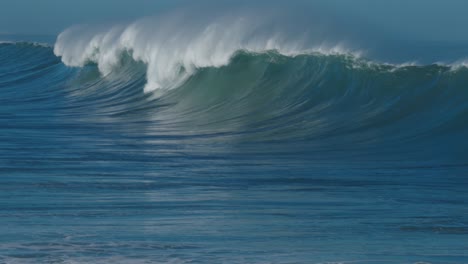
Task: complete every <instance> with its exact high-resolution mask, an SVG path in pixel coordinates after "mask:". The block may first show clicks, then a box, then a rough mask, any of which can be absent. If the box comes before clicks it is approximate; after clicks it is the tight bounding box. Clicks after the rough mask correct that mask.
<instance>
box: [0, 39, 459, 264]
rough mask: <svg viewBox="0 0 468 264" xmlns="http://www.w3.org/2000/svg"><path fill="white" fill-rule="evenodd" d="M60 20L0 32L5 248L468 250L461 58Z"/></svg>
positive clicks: (196, 254) (53, 258) (6, 259)
mask: <svg viewBox="0 0 468 264" xmlns="http://www.w3.org/2000/svg"><path fill="white" fill-rule="evenodd" d="M66 34H71V33H70V32H68V33H65V35H61V37H59V40H58V43H57V44H56V45H55V54H57V55H60V56H62V58H60V57H57V56H56V55H55V54H54V47H52V46H48V45H41V44H33V43H26V42H14V43H3V44H0V176H1V177H0V197H1V198H0V224H1V226H0V234H1V236H0V262H2V263H468V206H467V201H468V193H467V192H466V188H467V187H468V177H467V176H468V141H467V140H466V138H467V136H468V122H467V118H468V103H467V102H468V90H467V87H466V84H467V83H468V69H467V68H466V67H464V66H463V64H458V65H436V64H429V65H419V66H417V65H406V66H405V65H390V64H382V63H376V62H371V61H369V60H366V59H361V58H359V57H357V56H356V55H353V53H346V52H337V51H336V50H332V51H330V52H324V51H323V50H309V51H307V52H296V53H291V52H287V51H285V50H284V48H283V47H282V46H281V45H271V42H269V43H270V44H268V45H266V46H264V45H263V46H262V45H253V44H252V45H246V47H245V48H243V49H239V50H236V49H234V48H235V47H237V46H236V45H234V46H233V47H234V48H232V49H231V47H229V48H228V50H230V52H228V53H223V52H226V46H223V47H222V50H219V46H217V48H218V49H216V48H215V49H214V50H211V51H212V52H209V53H204V54H202V55H200V56H195V55H193V53H190V52H192V51H193V50H187V49H185V48H180V47H179V48H178V49H176V51H174V53H173V54H170V55H171V56H167V57H164V56H163V57H162V59H165V63H164V64H163V63H161V61H160V60H158V59H161V54H159V57H158V54H157V52H155V51H154V50H147V49H143V50H142V49H138V48H137V45H133V44H132V45H130V44H128V43H129V42H125V43H126V44H125V45H123V44H122V45H123V46H120V47H119V48H115V47H113V46H107V45H104V44H105V43H106V41H108V39H107V40H105V39H106V38H105V37H104V38H101V37H99V39H100V40H102V41H103V42H99V41H98V42H99V43H98V44H96V43H97V42H96V38H94V39H92V40H89V41H85V42H80V43H75V44H76V46H74V47H73V48H72V47H70V50H69V49H68V48H67V46H66V45H65V44H70V42H68V41H67V38H68V36H67V35H66ZM112 34H113V35H112V38H111V39H112V40H113V41H112V42H111V43H116V41H115V38H120V39H121V40H122V39H124V40H125V39H126V38H125V37H122V36H126V35H125V34H128V32H127V33H125V32H124V33H118V34H117V35H115V34H116V33H115V32H113V33H112ZM119 34H120V35H119ZM122 34H123V35H122ZM216 34H217V33H216ZM216 34H214V35H215V36H217V35H216ZM103 39H104V40H103ZM83 43H84V44H83ZM90 43H94V44H90ZM103 43H104V44H103ZM122 43H124V42H122ZM202 43H205V42H202ZM239 43H244V42H242V41H240V42H239ZM88 44H90V45H88ZM166 44H167V43H166ZM257 44H258V43H257ZM168 45H169V46H171V43H169V44H168ZM90 47H91V49H90ZM122 47H125V48H122ZM138 47H140V46H138ZM152 47H154V46H152ZM127 48H128V49H127ZM140 48H141V47H140ZM165 48H167V47H165ZM175 48H176V47H175ZM203 48H206V46H203ZM269 48H271V49H269ZM159 50H163V51H164V50H165V49H163V48H161V49H159ZM195 50H196V49H195ZM150 51H151V52H153V53H151V54H152V55H151V56H148V57H145V56H143V55H144V54H146V53H144V52H150ZM182 51H183V52H186V53H185V54H183V55H181V52H182ZM221 51H222V52H221ZM289 51H291V50H289ZM96 52H98V53H96ZM106 52H108V53H106ZM77 54H78V55H79V56H78V57H77ZM97 54H99V55H97ZM106 54H107V55H106ZM109 54H110V55H112V56H110V55H109ZM142 54H143V55H142ZM164 54H167V53H164ZM187 54H189V55H187ZM190 54H192V55H190ZM82 55H83V56H82ZM87 55H89V56H88V57H86V56H87ZM176 55H177V56H179V57H177V56H176ZM203 56H205V57H203ZM206 56H208V57H206ZM177 58H179V60H176V59H177ZM62 60H63V61H64V62H65V64H64V63H63V62H62ZM67 65H69V66H82V67H80V68H74V67H69V66H67ZM165 67H166V68H165ZM174 70H176V71H175V72H174ZM145 91H146V92H145Z"/></svg>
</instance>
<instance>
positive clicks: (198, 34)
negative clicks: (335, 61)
mask: <svg viewBox="0 0 468 264" xmlns="http://www.w3.org/2000/svg"><path fill="white" fill-rule="evenodd" d="M189 21H190V22H189ZM194 21H195V22H194ZM187 25H190V26H187ZM240 50H243V51H248V52H255V53H262V52H266V51H271V50H275V51H276V52H278V53H280V54H283V55H287V56H295V55H298V54H303V53H310V52H320V53H324V54H344V53H351V51H349V50H346V49H345V48H344V46H343V45H326V44H325V43H320V44H318V45H311V44H310V42H308V41H307V37H306V36H305V35H303V36H301V37H299V38H297V37H296V38H295V39H292V38H291V37H289V36H287V34H286V32H284V29H281V27H275V28H273V27H272V26H271V24H270V23H269V22H268V21H259V20H255V19H252V18H249V17H222V18H219V17H218V18H215V19H212V20H204V21H199V20H198V21H197V20H193V19H190V20H188V19H187V18H184V17H183V16H178V15H171V16H165V17H162V18H146V19H141V20H138V21H136V22H134V23H131V24H129V25H120V26H113V27H109V28H106V27H104V28H99V29H96V28H92V27H89V26H80V27H73V28H70V29H67V30H66V31H64V32H62V33H61V34H60V35H59V36H58V38H57V42H56V44H55V47H54V53H55V54H56V55H57V56H60V57H61V58H62V61H63V62H64V63H65V64H66V65H68V66H77V67H81V66H84V65H85V64H87V63H90V62H92V63H96V64H97V65H98V67H99V70H100V72H101V73H102V74H103V75H107V74H109V73H111V72H112V70H113V68H114V67H116V66H117V65H119V63H120V58H121V55H122V53H129V54H130V55H131V56H132V58H133V59H134V60H135V61H141V62H143V63H145V64H146V65H147V75H146V78H147V84H146V86H145V88H144V90H145V91H146V92H149V91H154V90H156V89H171V88H173V87H177V86H179V85H180V84H181V83H183V82H184V81H185V80H186V79H187V78H188V77H189V76H191V75H192V74H193V73H194V72H195V71H196V69H198V68H204V67H220V66H223V65H227V64H228V63H229V61H230V59H231V58H232V56H233V55H234V54H235V53H236V52H238V51H240ZM354 53H355V55H358V53H357V52H354Z"/></svg>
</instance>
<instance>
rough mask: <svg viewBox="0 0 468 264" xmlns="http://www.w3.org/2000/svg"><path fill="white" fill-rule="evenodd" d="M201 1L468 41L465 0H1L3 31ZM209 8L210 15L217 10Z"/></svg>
mask: <svg viewBox="0 0 468 264" xmlns="http://www.w3.org/2000/svg"><path fill="white" fill-rule="evenodd" d="M220 2H221V3H220ZM197 5H199V6H201V7H202V8H205V7H209V6H210V5H217V6H218V8H219V10H221V9H223V5H224V6H225V8H224V12H229V9H230V8H231V7H232V6H233V5H244V6H247V7H249V6H252V8H263V7H265V6H267V5H268V6H276V8H278V9H279V10H281V9H282V7H291V10H294V8H293V6H300V7H301V8H300V9H301V11H304V10H305V12H307V11H308V9H310V11H311V14H316V13H317V12H319V13H320V14H321V15H322V16H324V17H325V16H327V17H330V18H331V19H332V20H333V19H336V20H340V21H342V24H343V25H344V26H349V27H351V26H353V27H354V30H359V27H368V28H373V30H376V31H382V32H384V33H385V34H390V35H395V36H398V37H400V38H408V39H421V40H427V41H434V42H468V34H467V33H468V30H467V28H468V16H467V15H466V13H467V12H468V1H465V0H391V1H390V0H309V1H307V0H289V1H286V0H268V1H265V0H257V1H254V0H249V1H246V0H241V1H228V0H225V1H222V0H218V1H210V0H207V1H202V0H199V1H193V0H0V34H38V35H39V34H48V35H57V34H58V33H60V32H61V31H63V30H64V29H66V28H68V27H70V26H72V25H75V24H83V23H86V24H100V23H115V22H125V21H132V20H135V19H138V18H140V17H145V16H151V15H155V14H158V13H164V12H167V11H168V10H174V9H177V8H185V7H187V6H192V7H194V6H197ZM199 8H200V7H199ZM207 10H208V11H207V12H206V15H207V16H209V15H210V12H213V10H212V9H210V8H207ZM285 10H286V9H285ZM312 11H313V12H312ZM293 12H294V11H293ZM314 12H315V13H314Z"/></svg>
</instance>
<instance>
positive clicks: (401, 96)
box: [0, 43, 468, 160]
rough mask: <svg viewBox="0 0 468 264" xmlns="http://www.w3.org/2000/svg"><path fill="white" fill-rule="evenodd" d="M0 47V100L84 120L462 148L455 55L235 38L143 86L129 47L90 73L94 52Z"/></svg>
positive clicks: (345, 146)
mask: <svg viewBox="0 0 468 264" xmlns="http://www.w3.org/2000/svg"><path fill="white" fill-rule="evenodd" d="M0 49H1V50H2V53H1V54H2V55H1V58H0V61H1V63H0V64H1V67H2V72H3V74H2V75H1V76H0V85H2V90H1V95H2V98H3V100H2V102H3V103H5V104H6V105H10V107H11V108H10V109H9V110H8V111H10V112H15V109H21V110H22V111H25V109H43V110H47V109H50V108H51V107H55V108H58V109H60V113H61V115H66V116H69V117H79V118H80V120H88V121H90V122H93V123H96V122H98V123H100V122H104V123H108V124H114V125H115V124H119V123H132V124H151V125H148V126H149V127H150V131H151V132H148V131H146V132H145V133H149V134H150V135H151V137H162V138H166V139H168V138H171V137H175V136H177V137H185V138H190V139H191V140H195V141H197V140H201V141H204V140H206V139H208V140H209V142H211V144H217V143H222V142H231V143H232V142H237V143H238V144H241V145H242V144H247V143H248V144H249V148H250V147H253V146H255V145H252V143H255V144H264V143H268V144H272V145H271V146H273V145H275V144H276V145H278V144H279V145H283V146H284V144H287V145H288V146H289V148H287V149H288V151H294V152H304V151H305V152H309V151H314V152H317V153H322V154H321V155H332V154H330V153H335V154H336V153H341V155H348V156H349V155H360V154H362V153H379V155H382V157H383V156H385V155H390V154H391V155H406V154H405V153H419V154H420V155H423V156H424V155H427V156H428V157H434V152H437V155H440V157H443V158H448V159H452V158H456V159H457V160H463V159H465V158H466V157H467V155H468V153H467V151H466V149H468V146H467V143H466V140H464V139H465V137H466V135H467V133H468V124H467V122H466V120H467V117H468V103H467V102H468V91H467V90H466V87H465V84H466V83H468V69H466V68H464V67H456V68H454V67H450V66H444V65H436V64H433V65H423V66H417V65H399V66H398V65H389V64H379V63H376V62H371V61H368V60H365V59H361V58H359V57H356V56H353V55H352V54H324V53H319V52H315V53H308V54H297V55H294V56H286V55H283V54H281V53H280V52H279V51H274V50H273V51H263V52H250V51H245V50H240V51H237V52H235V53H234V54H233V55H232V57H230V58H229V61H228V63H226V64H225V65H220V66H207V67H200V68H197V69H196V71H194V72H193V73H192V74H190V75H189V76H188V77H186V78H185V79H184V81H183V82H182V83H180V85H178V87H176V88H174V89H170V90H161V89H159V90H158V89H157V90H155V91H154V92H152V93H144V92H143V90H144V87H145V86H146V85H147V78H148V76H147V72H148V67H149V66H147V65H146V64H145V63H143V62H141V61H135V60H134V57H133V54H131V53H129V52H126V53H125V52H124V53H122V54H121V56H120V57H119V62H118V64H116V65H119V67H113V68H112V70H111V71H110V72H109V73H108V74H107V75H105V76H102V72H100V71H99V65H97V64H95V63H90V64H86V65H85V66H84V67H83V68H79V69H76V68H69V67H67V66H65V65H63V64H62V63H60V61H59V60H58V59H57V57H55V56H54V54H53V53H52V49H51V48H50V47H38V46H33V45H29V44H24V43H21V44H1V45H0ZM18 56H20V57H18ZM18 58H20V59H18ZM5 69H8V70H5ZM182 74H183V73H182ZM18 89H20V91H21V92H18ZM13 102H14V103H13ZM19 102H20V103H19ZM5 104H4V106H5ZM3 109H5V108H3ZM4 111H5V110H4ZM141 132H142V131H141ZM213 142H214V143H213ZM216 142H217V143H216ZM267 150H268V151H272V149H271V148H270V149H267ZM282 151H285V149H284V148H282ZM326 153H328V154H326ZM351 153H353V154H351ZM359 153H360V154H359ZM335 154H333V155H335ZM384 154H385V155H384Z"/></svg>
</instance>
